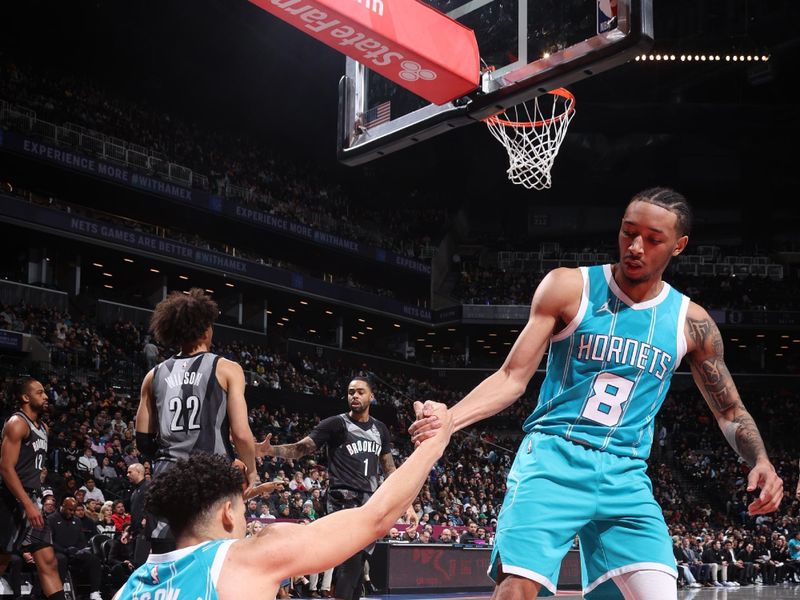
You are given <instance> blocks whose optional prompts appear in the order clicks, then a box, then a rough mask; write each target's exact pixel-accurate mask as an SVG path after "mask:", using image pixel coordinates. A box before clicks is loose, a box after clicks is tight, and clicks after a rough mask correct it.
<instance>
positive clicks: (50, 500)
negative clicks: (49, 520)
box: [42, 492, 56, 517]
mask: <svg viewBox="0 0 800 600" xmlns="http://www.w3.org/2000/svg"><path fill="white" fill-rule="evenodd" d="M55 512H56V497H55V496H54V495H53V494H52V492H51V493H50V494H48V495H47V496H45V498H44V500H42V514H43V515H44V516H45V517H49V516H50V515H52V514H55Z"/></svg>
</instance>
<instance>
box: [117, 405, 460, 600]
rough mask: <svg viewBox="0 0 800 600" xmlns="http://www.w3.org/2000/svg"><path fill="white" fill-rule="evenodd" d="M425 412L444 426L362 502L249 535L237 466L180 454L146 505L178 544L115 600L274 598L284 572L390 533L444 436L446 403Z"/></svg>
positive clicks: (312, 569) (316, 568)
mask: <svg viewBox="0 0 800 600" xmlns="http://www.w3.org/2000/svg"><path fill="white" fill-rule="evenodd" d="M421 406H422V405H421V404H420V410H421ZM428 409H429V411H430V412H431V414H432V418H436V419H437V421H438V422H439V423H441V424H442V426H441V427H439V428H438V429H437V430H436V432H434V434H435V435H434V437H433V438H432V439H428V440H426V441H424V442H423V443H421V444H420V445H419V447H418V448H416V449H415V450H414V452H413V453H412V454H411V456H409V457H408V458H407V459H406V461H405V462H404V463H403V464H402V466H400V467H399V468H398V469H397V474H396V475H395V476H393V477H389V478H388V479H387V480H386V482H385V483H384V484H383V485H381V486H380V487H379V488H378V489H377V491H376V492H375V493H374V494H373V495H372V496H371V497H370V498H369V500H367V502H366V503H365V504H364V505H363V506H358V507H355V508H347V509H343V510H339V511H336V512H334V513H331V514H329V515H326V516H324V517H322V518H320V519H317V520H316V521H313V522H311V523H309V524H307V525H303V524H299V523H276V524H274V525H270V526H268V527H265V528H264V529H262V530H261V533H259V534H258V535H256V536H253V537H250V538H247V539H243V538H244V533H245V517H244V506H245V505H244V502H243V500H242V487H241V485H242V483H243V482H242V476H241V471H239V470H238V469H235V468H232V467H231V466H230V465H229V463H228V461H227V460H225V459H224V458H223V457H221V456H218V455H217V456H213V455H210V454H204V453H200V454H194V455H192V456H190V457H189V459H188V460H180V461H178V462H177V463H176V464H175V465H174V466H173V468H172V469H170V470H168V471H166V472H165V473H164V474H162V475H160V476H159V477H157V478H155V480H153V483H152V484H151V485H150V488H149V489H148V492H147V507H148V510H151V511H153V512H156V513H157V514H161V515H164V516H165V517H166V519H167V520H168V521H169V523H170V525H171V527H172V529H173V531H174V533H175V537H176V540H177V550H175V551H173V552H170V553H167V554H151V555H150V557H149V558H148V559H147V562H146V563H145V564H144V565H142V566H141V567H139V568H138V569H137V570H136V571H134V572H133V573H132V574H131V576H130V578H129V579H128V582H127V583H126V584H125V586H124V587H123V588H122V589H121V590H120V591H119V592H117V594H116V596H115V600H148V599H157V598H163V599H165V600H167V599H174V600H177V599H179V598H180V599H184V598H186V599H192V600H193V599H195V598H198V599H203V600H217V599H219V600H228V599H237V600H238V599H243V598H275V594H276V593H277V592H278V586H279V585H280V583H281V580H282V579H284V578H285V577H290V576H296V575H301V574H303V573H319V572H321V571H324V570H326V569H329V568H331V567H333V566H335V565H337V564H339V563H341V562H342V561H344V560H346V559H347V558H348V557H350V556H353V555H354V554H356V553H357V552H359V551H360V550H361V549H362V548H364V547H365V546H367V545H368V544H370V543H371V542H374V541H375V540H376V539H378V538H379V537H381V536H383V535H385V534H386V532H387V531H389V528H390V527H391V526H392V525H394V523H395V521H396V520H397V518H398V517H399V516H400V515H401V514H402V512H403V510H404V509H405V508H406V507H407V506H409V505H410V504H411V502H412V500H413V499H414V498H416V496H417V494H418V493H419V490H420V488H421V487H422V484H423V483H425V480H426V479H427V478H428V474H429V473H430V470H431V468H432V467H433V465H434V463H435V462H436V461H437V460H438V459H439V457H441V455H442V452H444V449H445V447H446V446H447V443H448V442H449V441H450V435H451V434H452V432H453V423H452V419H451V418H450V415H449V414H448V412H447V408H446V407H445V406H444V405H442V404H438V405H437V404H434V403H430V404H429V405H428ZM343 532H345V534H344V535H342V533H343Z"/></svg>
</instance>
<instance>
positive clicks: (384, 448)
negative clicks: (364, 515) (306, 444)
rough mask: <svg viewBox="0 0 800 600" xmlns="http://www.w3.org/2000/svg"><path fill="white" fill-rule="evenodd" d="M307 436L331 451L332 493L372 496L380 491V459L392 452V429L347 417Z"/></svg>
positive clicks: (328, 421)
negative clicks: (355, 493) (344, 491)
mask: <svg viewBox="0 0 800 600" xmlns="http://www.w3.org/2000/svg"><path fill="white" fill-rule="evenodd" d="M308 436H309V437H310V438H311V439H312V440H314V443H315V444H316V446H317V448H321V447H322V446H323V445H326V446H327V450H328V469H329V471H330V487H331V489H337V488H344V489H349V490H355V491H359V492H369V493H372V492H374V491H375V490H376V489H378V477H379V474H380V460H379V459H380V457H381V456H383V455H385V454H389V453H390V452H391V451H392V444H391V440H390V438H389V429H388V428H387V427H386V425H384V424H383V423H382V422H381V421H378V419H375V418H373V417H370V418H369V421H367V422H366V423H359V422H357V421H353V420H352V419H351V418H350V416H349V415H348V414H347V413H342V414H340V415H336V416H333V417H328V418H327V419H325V420H323V421H322V422H321V423H320V424H319V425H317V426H316V427H315V428H314V429H313V430H312V431H311V433H309V434H308Z"/></svg>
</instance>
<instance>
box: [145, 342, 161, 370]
mask: <svg viewBox="0 0 800 600" xmlns="http://www.w3.org/2000/svg"><path fill="white" fill-rule="evenodd" d="M142 352H143V353H144V362H145V365H147V369H148V370H149V369H152V368H153V367H155V366H156V364H158V346H156V345H155V344H154V343H153V340H152V339H151V338H150V337H147V341H145V343H144V348H143V349H142Z"/></svg>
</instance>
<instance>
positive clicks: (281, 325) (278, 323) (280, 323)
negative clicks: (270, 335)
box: [275, 321, 284, 327]
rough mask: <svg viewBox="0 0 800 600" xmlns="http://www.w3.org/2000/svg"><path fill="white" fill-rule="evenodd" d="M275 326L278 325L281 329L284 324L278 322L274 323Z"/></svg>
mask: <svg viewBox="0 0 800 600" xmlns="http://www.w3.org/2000/svg"><path fill="white" fill-rule="evenodd" d="M275 325H280V326H281V327H283V325H284V324H283V323H281V322H280V321H278V322H277V323H275Z"/></svg>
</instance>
